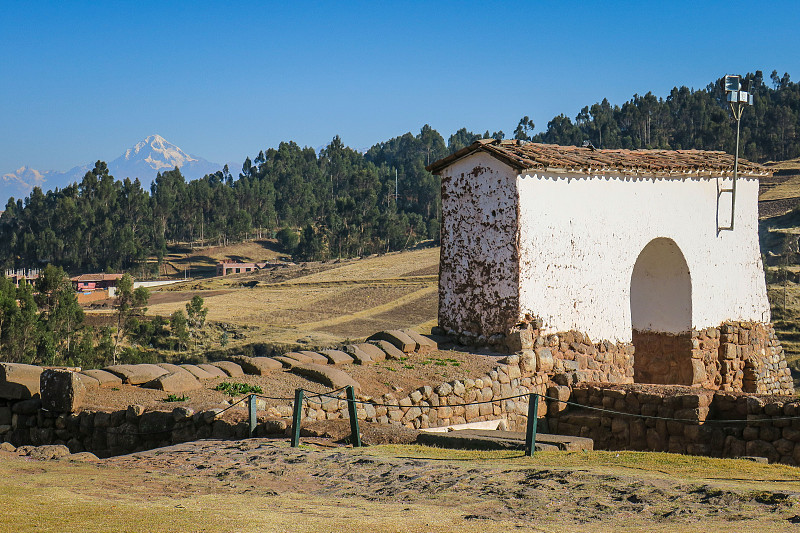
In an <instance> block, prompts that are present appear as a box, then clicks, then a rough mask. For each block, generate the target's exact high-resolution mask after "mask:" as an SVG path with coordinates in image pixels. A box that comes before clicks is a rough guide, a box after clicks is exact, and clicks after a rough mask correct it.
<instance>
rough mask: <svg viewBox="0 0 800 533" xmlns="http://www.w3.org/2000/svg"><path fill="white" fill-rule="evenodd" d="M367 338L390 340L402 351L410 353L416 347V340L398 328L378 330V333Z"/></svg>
mask: <svg viewBox="0 0 800 533" xmlns="http://www.w3.org/2000/svg"><path fill="white" fill-rule="evenodd" d="M368 340H371V341H380V340H383V341H387V342H390V343H391V344H393V345H394V346H395V347H396V348H397V349H398V350H400V351H402V352H403V353H410V352H413V351H414V350H416V349H417V342H416V341H415V340H414V339H412V338H411V337H409V336H408V335H407V334H406V333H404V332H402V331H400V330H399V329H392V330H388V331H379V332H378V333H375V334H374V335H372V336H371V337H370V338H369V339H368Z"/></svg>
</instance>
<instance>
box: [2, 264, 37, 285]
mask: <svg viewBox="0 0 800 533" xmlns="http://www.w3.org/2000/svg"><path fill="white" fill-rule="evenodd" d="M6 277H7V278H9V279H10V280H11V281H12V282H13V283H14V285H16V286H17V287H19V282H20V281H22V280H23V279H24V280H25V281H27V282H28V283H33V281H34V280H36V279H37V278H38V277H39V269H38V268H30V269H28V268H25V269H18V270H12V269H8V270H6Z"/></svg>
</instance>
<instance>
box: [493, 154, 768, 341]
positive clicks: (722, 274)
mask: <svg viewBox="0 0 800 533" xmlns="http://www.w3.org/2000/svg"><path fill="white" fill-rule="evenodd" d="M494 164H495V165H496V166H505V165H503V164H502V163H500V162H499V161H497V162H495V163H494ZM517 184H518V188H519V197H520V207H519V212H520V215H519V216H520V222H519V226H520V230H519V231H520V236H519V242H520V252H519V253H520V280H521V282H520V284H521V288H520V316H524V315H525V314H526V313H529V314H531V315H534V316H537V317H539V318H541V319H542V320H543V322H544V329H545V330H546V331H547V330H550V331H565V330H577V331H582V332H584V333H587V334H588V335H589V336H590V337H591V338H592V339H607V340H612V341H619V342H630V341H631V338H632V331H631V330H632V319H631V301H630V297H631V276H632V273H633V268H634V265H635V263H636V260H637V258H638V257H639V254H640V253H641V252H642V250H643V249H644V248H645V246H647V244H648V243H650V242H651V241H652V240H653V239H657V238H667V239H672V241H674V242H675V244H677V247H678V248H679V249H680V251H681V252H682V254H683V256H684V258H685V260H686V263H687V266H688V269H689V273H690V276H691V327H693V328H695V329H702V328H705V327H715V326H719V325H720V324H721V323H723V322H725V321H728V320H736V321H754V322H761V323H768V322H769V321H770V313H769V303H768V301H767V295H766V287H765V284H764V273H763V267H762V264H761V256H760V251H759V245H758V227H757V212H758V211H757V198H758V196H757V195H758V180H757V179H752V178H744V179H743V178H740V179H739V181H738V183H737V189H738V190H737V198H736V218H735V230H734V231H722V232H720V234H719V235H717V201H716V199H717V186H718V185H719V186H727V185H729V183H724V184H723V183H721V180H720V183H718V180H717V179H711V178H707V177H706V178H679V179H675V178H667V179H657V178H656V179H654V178H652V177H651V178H638V177H636V178H634V177H626V176H621V175H591V176H586V175H579V174H574V173H572V174H556V173H531V174H528V175H522V176H519V177H518V180H517ZM725 196H729V195H723V200H724V199H725V198H724V197H725ZM729 212H730V207H729V204H728V207H727V209H726V208H725V206H724V205H723V206H722V207H721V208H720V213H721V215H722V216H721V218H720V220H719V223H720V224H721V225H726V224H727V223H728V222H729V220H728V219H729ZM662 292H664V293H665V294H669V293H670V291H662ZM662 300H663V295H662V297H658V296H657V295H656V297H653V298H652V299H650V301H649V302H647V301H645V302H638V304H639V305H644V306H647V305H649V306H654V307H658V306H661V305H662V304H663V301H662ZM654 329H656V330H659V328H658V327H657V326H656V327H655V328H654ZM669 329H670V328H664V329H662V331H663V330H667V331H668V330H669ZM673 329H674V328H673Z"/></svg>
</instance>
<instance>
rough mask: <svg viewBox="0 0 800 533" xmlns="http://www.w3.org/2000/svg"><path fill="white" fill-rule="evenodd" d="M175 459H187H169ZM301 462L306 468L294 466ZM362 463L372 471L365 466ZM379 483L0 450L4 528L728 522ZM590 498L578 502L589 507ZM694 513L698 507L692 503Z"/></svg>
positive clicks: (629, 527) (594, 465)
mask: <svg viewBox="0 0 800 533" xmlns="http://www.w3.org/2000/svg"><path fill="white" fill-rule="evenodd" d="M287 451H288V450H287ZM337 453H342V454H346V455H351V454H353V455H366V456H381V457H389V458H403V459H408V460H412V461H413V460H425V461H435V464H437V465H439V464H442V463H449V464H458V465H459V466H458V468H461V469H463V470H464V471H465V472H467V471H468V470H471V469H481V470H485V469H491V471H493V472H494V474H493V477H494V478H495V479H496V480H498V482H502V480H503V478H504V476H507V475H508V474H509V473H512V472H514V471H516V470H518V469H531V468H533V469H536V470H537V471H553V470H559V471H562V470H563V471H567V470H571V471H575V472H588V473H593V474H598V476H597V477H596V483H598V484H597V485H596V487H594V486H593V488H592V491H593V492H592V493H591V494H594V495H595V496H594V498H595V499H596V500H597V501H605V500H607V498H608V494H609V491H610V490H611V489H612V488H613V487H614V486H617V485H619V484H620V483H621V484H622V485H624V486H629V487H637V486H639V485H641V482H642V481H644V482H645V483H647V481H646V480H648V479H650V480H656V481H658V480H662V482H663V480H670V481H668V482H667V484H668V486H685V487H686V490H687V491H688V490H691V488H692V487H698V486H702V487H705V488H709V487H712V488H713V487H719V488H723V487H729V488H730V490H732V491H734V492H735V493H736V494H762V493H763V494H765V495H767V496H768V495H769V494H772V493H773V492H774V491H776V490H779V491H781V493H786V492H789V493H792V492H797V491H798V490H800V470H798V469H796V468H792V467H787V466H782V465H761V464H757V463H751V462H748V461H741V460H726V459H709V458H702V457H687V456H682V455H676V454H661V453H644V452H571V453H569V452H567V453H565V452H541V453H538V454H536V456H535V457H534V458H526V457H522V456H521V454H520V453H519V452H508V451H494V452H476V451H458V450H441V449H435V448H428V447H422V446H396V445H393V446H376V447H370V448H366V449H360V450H355V449H347V448H340V449H338V450H337ZM173 460H174V461H176V462H180V461H182V460H183V459H182V457H180V456H175V457H174V459H173ZM432 464H433V463H432ZM299 468H300V469H301V470H302V468H303V467H302V463H300V466H299ZM364 468H366V469H368V468H370V466H369V463H368V462H366V466H364ZM177 471H179V470H176V472H177ZM582 479H583V478H582ZM383 482H386V480H382V479H381V480H378V481H377V482H376V486H374V487H372V486H364V487H362V489H363V490H359V491H355V492H352V493H348V491H346V490H345V491H341V492H334V493H331V494H316V493H313V492H309V491H308V490H306V489H291V488H288V487H284V488H283V489H282V490H279V491H277V492H275V491H272V490H267V489H268V488H269V486H261V487H259V486H257V485H248V483H247V482H246V481H244V482H243V481H239V482H236V483H224V482H221V481H220V480H218V479H215V477H213V476H202V475H179V474H176V473H173V472H172V471H170V470H169V469H168V468H166V469H165V468H163V467H162V468H158V469H151V467H149V466H143V467H142V468H130V467H128V468H119V467H114V466H111V465H104V464H85V463H65V462H52V461H51V462H36V461H29V460H26V459H24V458H16V457H8V458H6V457H4V458H3V460H2V461H0V502H2V505H0V531H2V532H6V531H8V532H12V531H14V532H16V531H42V532H72V531H80V532H106V531H120V532H140V531H148V532H173V531H174V532H195V531H196V532H200V531H203V532H216V531H226V532H245V531H246V532H251V531H270V532H289V531H291V532H301V533H303V532H322V531H325V532H328V531H370V532H376V533H383V532H387V533H388V532H403V533H415V532H449V531H462V532H465V533H469V532H473V531H474V532H478V531H481V532H483V531H486V532H494V531H498V532H499V531H509V530H520V529H522V530H525V531H592V532H601V531H653V532H655V531H676V530H680V531H713V530H715V529H718V528H723V527H728V528H729V527H730V525H731V524H730V523H726V522H725V521H724V520H723V519H722V518H717V517H715V516H713V513H703V514H702V516H698V518H697V519H696V520H684V521H680V522H674V521H670V520H665V521H659V522H650V521H647V520H644V519H640V518H638V517H637V516H636V514H632V513H630V512H625V513H621V514H613V513H608V516H607V517H606V518H605V519H603V520H602V521H598V520H597V519H594V520H592V521H589V522H582V520H581V516H580V515H572V516H570V515H568V514H567V515H564V514H559V513H552V514H547V513H545V514H544V518H542V517H541V516H540V518H539V519H535V520H531V521H529V522H524V521H521V520H520V519H519V517H518V518H517V519H515V518H514V517H513V516H507V515H503V514H500V511H499V510H501V509H503V508H504V503H502V502H500V501H497V500H496V499H494V498H493V497H492V496H491V495H490V494H489V495H486V496H485V498H483V499H482V500H481V501H473V500H471V499H470V498H469V497H466V499H464V498H461V499H459V497H458V495H456V494H452V495H450V496H448V494H447V489H446V488H444V487H443V488H442V490H441V491H438V490H437V491H435V493H431V494H430V495H427V497H415V498H409V499H405V498H402V497H398V498H397V500H396V501H387V500H386V499H385V498H374V497H373V493H372V490H374V489H376V488H377V487H378V486H380V485H381V483H383ZM614 483H617V485H614ZM622 485H620V486H622ZM290 486H291V485H290ZM659 486H661V485H659ZM307 488H312V489H313V487H310V486H309V487H307ZM477 489H478V488H476V490H477ZM762 491H763V492H762ZM712 493H713V491H712ZM419 496H425V495H419ZM556 496H557V495H554V498H555V497H556ZM593 501H594V500H592V501H587V502H586V503H585V505H586V506H587V510H588V509H590V506H591V504H592V502H593ZM465 502H466V503H468V504H469V506H468V507H469V508H470V509H475V508H482V507H485V509H486V512H487V515H490V516H492V515H493V518H492V519H491V520H489V519H479V520H475V519H469V517H468V515H465V509H464V508H462V507H461V505H462V504H464V503H465ZM531 503H534V502H531ZM695 505H697V504H695ZM715 505H719V504H715ZM692 510H695V509H689V511H692ZM696 510H697V511H700V510H701V509H700V507H698V508H697V509H696ZM793 512H795V508H794V505H793V504H790V506H789V507H783V508H778V509H776V510H775V511H770V509H769V508H766V507H765V508H764V509H762V510H760V512H759V513H758V514H754V515H752V516H742V517H740V518H737V522H736V524H735V528H734V530H736V531H755V530H757V531H765V532H767V531H786V530H788V529H790V528H791V527H792V526H791V525H790V523H789V522H787V520H786V516H790V515H791V514H792V513H793ZM540 515H541V514H540Z"/></svg>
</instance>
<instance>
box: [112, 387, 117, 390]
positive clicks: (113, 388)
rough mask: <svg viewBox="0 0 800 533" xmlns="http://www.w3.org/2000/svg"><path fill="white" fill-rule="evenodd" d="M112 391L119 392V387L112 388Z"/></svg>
mask: <svg viewBox="0 0 800 533" xmlns="http://www.w3.org/2000/svg"><path fill="white" fill-rule="evenodd" d="M111 390H119V387H111Z"/></svg>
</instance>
